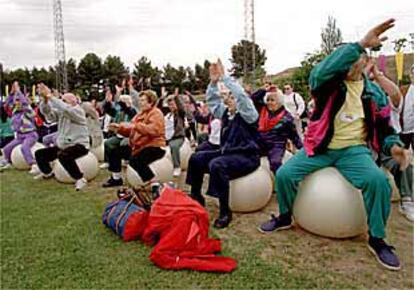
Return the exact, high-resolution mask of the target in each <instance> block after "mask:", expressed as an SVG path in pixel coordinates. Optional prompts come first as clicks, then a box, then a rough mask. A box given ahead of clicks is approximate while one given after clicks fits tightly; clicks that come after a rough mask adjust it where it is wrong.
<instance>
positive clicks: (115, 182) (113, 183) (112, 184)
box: [102, 176, 124, 187]
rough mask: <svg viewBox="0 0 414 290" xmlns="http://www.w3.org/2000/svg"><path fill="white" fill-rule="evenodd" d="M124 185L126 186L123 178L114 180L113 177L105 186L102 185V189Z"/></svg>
mask: <svg viewBox="0 0 414 290" xmlns="http://www.w3.org/2000/svg"><path fill="white" fill-rule="evenodd" d="M123 184H124V181H123V180H122V178H120V179H114V178H113V177H112V176H111V177H110V178H109V179H108V180H107V181H106V182H105V183H104V184H102V187H115V186H121V185H123Z"/></svg>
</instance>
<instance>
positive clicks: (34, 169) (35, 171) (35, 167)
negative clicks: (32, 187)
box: [29, 164, 42, 175]
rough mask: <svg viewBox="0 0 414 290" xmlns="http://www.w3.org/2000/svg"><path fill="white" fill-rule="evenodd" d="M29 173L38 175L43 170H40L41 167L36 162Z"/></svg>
mask: <svg viewBox="0 0 414 290" xmlns="http://www.w3.org/2000/svg"><path fill="white" fill-rule="evenodd" d="M29 173H30V174H31V175H38V174H40V173H42V172H40V169H39V167H38V166H37V165H36V164H33V165H32V168H31V169H30V171H29Z"/></svg>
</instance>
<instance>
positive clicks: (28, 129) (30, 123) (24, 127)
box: [3, 92, 38, 165]
mask: <svg viewBox="0 0 414 290" xmlns="http://www.w3.org/2000/svg"><path fill="white" fill-rule="evenodd" d="M5 106H6V109H8V110H9V111H11V112H12V116H11V126H12V129H13V131H14V132H15V133H16V138H15V139H14V140H13V141H11V142H10V143H9V144H7V145H6V146H5V147H4V148H3V153H4V157H5V159H6V160H7V161H8V162H10V158H11V153H12V151H13V149H14V147H16V146H17V145H19V144H22V149H21V150H22V154H23V157H24V159H25V160H26V162H27V164H29V165H32V164H34V163H36V162H35V160H34V158H33V155H32V152H31V151H30V149H31V148H32V146H33V145H34V144H35V143H36V141H37V139H38V135H37V132H36V125H35V121H34V117H35V113H34V111H33V109H32V108H31V107H30V102H29V99H28V98H27V97H25V96H24V95H23V94H22V93H21V92H17V93H15V94H13V95H10V96H8V98H7V99H6V102H5Z"/></svg>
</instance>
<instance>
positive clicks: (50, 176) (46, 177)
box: [33, 172, 55, 180]
mask: <svg viewBox="0 0 414 290" xmlns="http://www.w3.org/2000/svg"><path fill="white" fill-rule="evenodd" d="M53 176H55V175H54V174H53V172H50V173H49V174H43V173H39V174H38V175H36V176H35V177H33V179H34V180H39V179H50V178H52V177H53Z"/></svg>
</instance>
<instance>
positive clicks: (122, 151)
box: [101, 89, 137, 182]
mask: <svg viewBox="0 0 414 290" xmlns="http://www.w3.org/2000/svg"><path fill="white" fill-rule="evenodd" d="M103 108H104V112H105V114H108V115H109V116H111V117H112V123H116V124H120V123H122V122H125V123H128V122H130V121H131V120H132V118H134V116H135V115H136V114H137V111H136V110H135V108H134V107H133V106H132V98H131V97H130V96H129V95H121V96H120V97H119V100H118V102H113V101H112V93H111V91H110V90H109V89H108V91H107V93H106V97H105V102H104V105H103ZM108 133H110V134H111V135H112V136H110V137H109V138H107V139H106V140H105V142H104V154H105V157H104V159H105V162H109V156H110V155H113V154H115V155H120V156H121V158H122V159H128V158H129V155H130V148H128V147H129V145H128V137H124V136H122V135H121V134H113V133H112V132H108ZM108 135H109V134H108ZM112 165H114V164H112ZM107 167H108V163H104V164H102V165H101V168H103V169H104V168H107ZM109 171H110V172H121V168H117V167H115V168H109ZM120 181H121V180H119V182H120Z"/></svg>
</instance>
